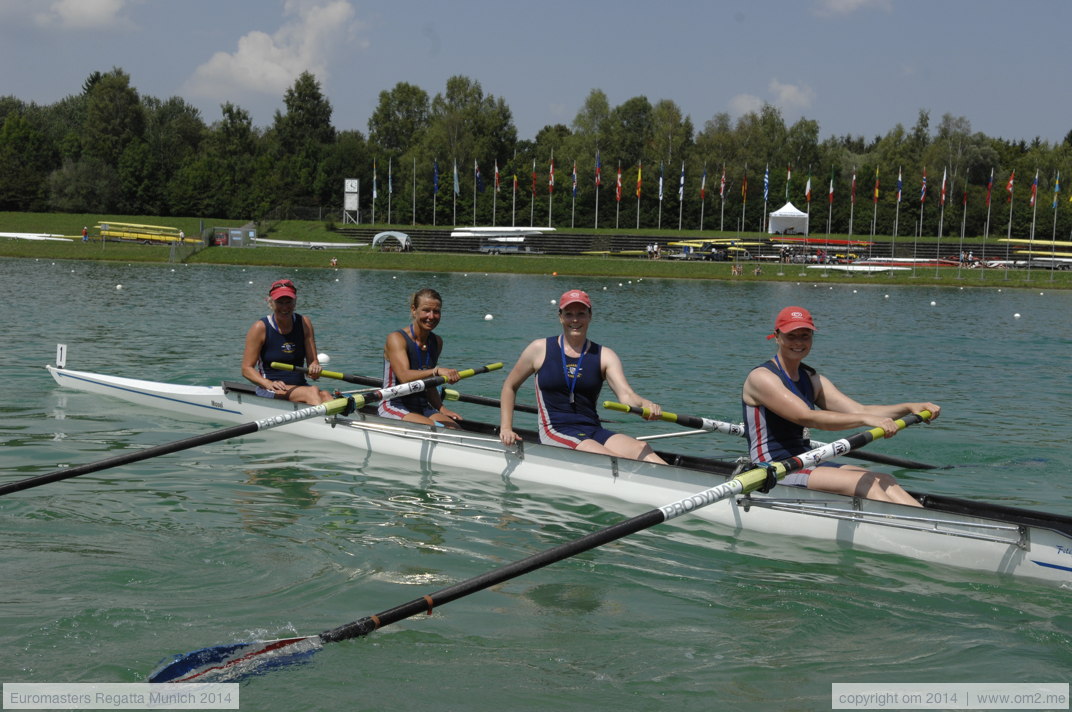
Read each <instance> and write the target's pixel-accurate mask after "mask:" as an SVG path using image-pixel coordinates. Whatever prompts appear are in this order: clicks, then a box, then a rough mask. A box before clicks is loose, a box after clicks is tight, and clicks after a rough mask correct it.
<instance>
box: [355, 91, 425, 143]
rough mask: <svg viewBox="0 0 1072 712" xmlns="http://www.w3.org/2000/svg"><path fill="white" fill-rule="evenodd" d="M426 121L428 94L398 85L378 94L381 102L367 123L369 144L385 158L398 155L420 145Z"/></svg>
mask: <svg viewBox="0 0 1072 712" xmlns="http://www.w3.org/2000/svg"><path fill="white" fill-rule="evenodd" d="M428 120H429V100H428V92H426V91H424V90H423V89H421V88H420V87H418V86H414V85H413V84H408V83H406V82H399V83H398V84H396V85H395V86H394V88H393V89H391V90H390V91H381V92H380V103H379V104H378V105H377V106H376V110H375V111H373V112H372V116H371V117H370V118H369V122H368V129H369V137H368V142H369V143H370V144H371V145H372V146H374V147H375V148H376V149H377V150H379V151H382V152H383V153H384V154H386V155H392V156H401V155H403V154H404V153H406V152H407V151H409V150H410V149H411V148H413V147H415V146H417V145H418V144H419V143H420V141H421V137H422V136H423V134H424V132H425V131H426V130H427V128H428Z"/></svg>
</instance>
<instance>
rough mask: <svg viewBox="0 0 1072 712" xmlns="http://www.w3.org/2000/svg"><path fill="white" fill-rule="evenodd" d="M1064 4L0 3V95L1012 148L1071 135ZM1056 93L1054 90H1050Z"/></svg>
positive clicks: (350, 125)
mask: <svg viewBox="0 0 1072 712" xmlns="http://www.w3.org/2000/svg"><path fill="white" fill-rule="evenodd" d="M1069 27H1072V2H1068V1H1067V0H1024V1H1023V2H1019V3H1009V2H998V1H995V0H741V1H738V0H668V1H664V2H641V1H640V0H614V1H613V2H593V1H591V0H589V1H588V2H584V1H583V0H582V1H580V2H577V1H576V0H569V1H567V0H528V1H526V2H513V1H512V0H455V1H454V2H447V1H445V0H387V1H384V0H0V66H2V67H3V71H2V72H0V96H15V97H17V98H19V99H22V100H24V101H28V102H29V101H32V102H36V103H38V104H46V105H47V104H51V103H53V102H56V101H58V100H60V99H62V98H64V97H65V96H68V95H71V94H77V93H79V92H80V91H81V88H82V83H83V82H84V81H85V79H86V77H88V76H89V74H90V73H91V72H93V71H101V72H106V71H109V70H110V69H112V68H113V67H118V68H120V69H122V70H123V71H125V72H126V73H127V74H129V75H130V77H131V83H132V85H133V87H134V88H135V89H137V91H138V92H139V94H141V95H142V96H154V97H157V98H159V99H167V98H169V97H172V96H178V97H181V98H183V99H184V100H186V101H187V102H189V103H190V104H192V105H193V106H196V107H197V108H198V109H199V110H200V111H201V115H202V118H203V119H204V120H205V121H206V122H208V123H213V122H215V121H218V120H219V119H220V116H221V112H220V105H221V104H222V103H224V102H231V103H232V104H235V105H237V106H240V107H241V108H243V109H245V110H246V111H248V112H249V113H250V115H251V116H252V118H253V122H254V124H255V125H257V126H260V127H266V126H268V125H270V124H271V122H272V118H273V116H274V114H275V112H276V111H279V110H281V109H282V108H283V95H284V93H285V92H286V90H287V89H288V88H290V87H291V86H293V83H294V80H295V79H296V78H297V76H298V75H299V74H300V73H301V72H303V71H309V72H312V73H313V74H314V75H315V76H316V77H317V79H318V80H319V82H320V85H321V90H322V92H323V94H324V96H325V97H326V98H327V99H328V100H329V101H330V103H331V105H332V107H333V109H334V113H333V124H334V125H335V127H336V128H337V129H340V130H351V129H356V130H359V131H361V132H362V133H366V134H367V131H368V119H369V117H370V116H371V114H372V112H373V111H374V110H375V108H376V106H377V104H378V102H379V94H380V92H381V91H385V90H390V89H391V88H392V87H394V86H395V85H396V84H397V83H399V82H408V83H410V84H414V85H416V86H419V87H421V88H422V89H424V90H425V91H426V92H428V94H429V97H433V96H435V95H436V94H437V93H441V92H443V91H444V90H445V87H446V82H447V79H448V78H449V77H451V76H454V75H463V76H466V77H469V78H470V79H473V80H475V81H477V82H479V83H480V85H481V87H482V88H483V90H484V93H485V95H489V94H490V95H492V96H495V97H500V98H502V99H503V100H504V101H505V102H506V104H507V105H508V106H509V107H510V109H511V111H512V113H513V117H514V122H515V125H516V126H517V129H518V137H519V138H521V139H533V138H535V136H536V134H537V132H538V131H539V130H540V129H541V128H543V127H544V126H547V125H552V124H565V125H567V126H570V125H571V124H572V122H573V119H574V117H575V116H576V114H577V111H578V110H579V109H580V107H581V106H582V105H583V103H584V101H585V99H586V98H587V97H588V95H589V94H590V92H591V91H592V90H593V89H599V90H602V91H603V92H604V93H605V94H606V95H607V98H608V100H609V102H610V105H611V106H612V107H614V106H617V105H618V104H621V103H623V102H625V101H626V100H628V99H630V98H632V97H636V96H645V97H647V98H648V99H649V100H650V101H651V102H652V103H653V104H654V103H655V102H657V101H659V100H662V99H669V100H671V101H673V102H675V103H676V104H677V105H678V106H679V107H680V108H681V110H682V111H683V112H684V113H685V114H686V115H688V116H689V117H691V119H692V123H693V125H694V127H695V129H696V131H700V130H701V129H702V128H703V126H704V124H705V123H706V122H707V121H709V120H710V119H711V118H712V117H714V116H715V115H716V114H718V113H722V112H725V113H728V114H729V115H730V116H731V117H732V118H734V119H736V118H737V117H739V116H741V115H742V114H744V113H747V112H748V111H752V110H757V109H758V108H760V107H761V106H762V105H763V104H764V103H769V104H772V105H774V106H776V107H777V108H778V109H779V110H780V111H781V112H782V116H783V117H784V118H785V120H786V123H787V124H790V123H793V122H795V121H796V120H798V119H800V118H801V117H804V118H808V119H812V120H815V121H817V122H818V123H819V133H820V137H821V138H824V139H825V138H827V137H829V136H842V135H846V134H850V135H853V136H863V137H864V138H865V139H868V140H869V139H871V138H874V137H875V136H879V135H885V134H886V133H887V132H888V131H890V130H891V129H893V128H894V127H895V126H896V125H897V124H902V125H903V126H904V127H905V128H911V126H913V125H914V124H915V122H916V118H917V116H918V113H919V111H920V109H926V110H928V111H929V112H930V116H931V127H932V130H933V128H934V127H935V126H937V124H938V122H939V121H940V119H941V117H942V116H943V115H944V114H947V113H948V114H951V115H953V116H956V117H965V118H967V119H968V120H969V121H970V123H971V127H972V130H973V131H981V132H983V133H985V134H987V135H988V136H992V137H1001V138H1006V139H1012V140H1020V139H1024V140H1028V141H1030V140H1032V139H1034V138H1035V137H1040V138H1042V139H1043V140H1044V141H1049V142H1054V143H1055V142H1058V141H1061V140H1062V139H1063V138H1064V137H1065V136H1066V135H1067V134H1068V133H1069V131H1072V91H1068V90H1067V85H1066V84H1065V82H1066V81H1068V77H1069V76H1070V75H1072V68H1070V67H1069V66H1068V64H1069V63H1068V61H1067V58H1068V57H1069V52H1068V42H1067V37H1066V35H1067V33H1068V28H1069ZM1062 87H1064V88H1062Z"/></svg>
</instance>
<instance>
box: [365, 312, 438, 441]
mask: <svg viewBox="0 0 1072 712" xmlns="http://www.w3.org/2000/svg"><path fill="white" fill-rule="evenodd" d="M398 333H400V334H402V337H403V338H404V339H405V340H406V355H407V356H408V357H409V367H410V368H411V369H413V370H416V371H423V370H431V369H433V368H435V367H436V366H437V365H438V364H439V339H437V338H436V335H435V334H429V335H428V344H427V346H428V348H427V349H422V348H421V347H420V346H419V345H418V344H417V341H416V340H415V339H414V338H413V327H412V326H410V327H409V328H408V329H399V330H398ZM398 384H399V381H398V375H397V374H396V373H395V371H394V369H393V368H391V362H390V361H388V360H387V359H384V360H383V387H384V388H390V387H391V386H397V385H398ZM377 412H379V414H380V415H382V416H383V417H384V418H398V419H399V420H401V419H402V418H405V417H406V416H407V415H409V414H410V413H417V414H419V415H423V416H425V417H429V418H430V417H431V416H433V415H435V414H436V413H438V412H439V409H437V408H433V407H432V404H431V403H429V402H428V395H427V394H426V393H424V391H421V392H420V393H413V394H410V395H408V396H403V397H401V398H392V399H391V400H389V401H380V404H379V406H377Z"/></svg>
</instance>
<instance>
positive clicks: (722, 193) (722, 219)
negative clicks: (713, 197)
mask: <svg viewBox="0 0 1072 712" xmlns="http://www.w3.org/2000/svg"><path fill="white" fill-rule="evenodd" d="M718 197H719V198H720V199H721V203H722V205H721V207H720V210H719V218H718V231H719V232H726V164H725V163H723V164H722V182H721V183H720V184H719V188H718Z"/></svg>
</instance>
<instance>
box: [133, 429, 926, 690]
mask: <svg viewBox="0 0 1072 712" xmlns="http://www.w3.org/2000/svg"><path fill="white" fill-rule="evenodd" d="M930 417H931V413H930V412H928V411H922V412H920V413H914V414H911V415H906V416H905V417H904V418H901V419H900V420H897V421H894V422H895V424H896V425H897V429H898V430H901V429H903V428H906V427H908V426H909V425H912V424H915V423H919V422H922V421H925V420H929V419H930ZM885 434H886V432H885V431H884V430H883V429H882V428H871V429H870V430H864V431H862V432H859V433H856V434H855V435H851V436H849V437H847V438H843V439H841V440H837V441H835V442H832V443H830V444H827V445H823V446H822V447H819V448H816V449H814V450H810V451H808V452H806V453H803V454H801V455H797V456H795V457H791V458H789V459H788V460H784V461H782V462H777V463H772V464H770V465H767V466H764V467H757V468H754V469H752V470H748V471H747V472H742V473H741V474H739V475H737V476H736V477H734V478H732V479H730V480H727V481H725V482H723V483H722V484H720V485H717V486H715V487H712V488H710V489H706V490H704V491H703V492H698V493H696V494H694V495H691V496H689V497H685V498H684V499H680V500H678V501H676V502H671V503H670V504H666V505H663V506H662V507H659V508H658V509H652V510H649V511H647V512H645V513H644V514H639V515H637V516H635V517H633V518H631V519H627V520H625V521H623V522H619V523H618V524H614V525H612V526H609V527H606V528H605V529H600V530H599V531H595V532H592V533H591V534H588V535H585V536H583V537H581V538H579V539H574V540H573V541H570V542H566V543H565V544H560V545H558V546H556V547H553V548H551V549H547V550H545V551H542V552H540V553H537V554H533V555H532V556H529V557H526V558H524V559H521V560H519V561H515V562H513V563H511V564H507V565H505V566H502V567H500V568H498V569H495V570H493V571H488V572H486V573H483V574H480V575H479V576H474V577H472V578H469V579H466V580H465V581H461V582H459V583H456V584H454V585H453V586H448V587H447V588H444V589H441V590H439V591H436V592H435V593H431V594H427V595H425V596H421V597H420V598H415V599H413V600H412V601H410V602H408V603H403V604H402V605H400V606H395V607H394V608H390V609H388V610H386V611H383V612H382V613H377V614H375V615H371V616H366V617H364V618H361V619H360V620H356V621H353V622H351V623H347V624H345V625H341V626H339V627H338V628H332V629H331V630H326V631H324V632H323V633H319V634H317V635H308V636H302V637H297V638H286V639H283V640H271V641H253V642H249V643H235V644H230V645H218V646H214V647H209V648H202V649H201V650H195V651H193V652H191V653H184V654H179V655H176V656H175V657H173V658H172V659H171V660H169V661H166V662H165V663H163V664H162V665H161V667H159V668H158V669H157V670H155V671H153V672H152V673H151V674H150V675H149V682H193V681H197V682H211V681H216V682H219V681H225V680H238V679H241V678H243V677H246V676H248V675H255V674H260V673H263V672H266V670H267V669H268V668H270V667H276V666H283V665H287V664H289V663H294V662H301V661H304V660H306V659H307V658H308V657H310V656H311V655H313V654H315V653H316V652H318V651H319V650H320V649H321V648H322V647H323V646H324V644H325V643H336V642H339V641H342V640H348V639H350V638H359V637H362V636H366V635H368V634H369V633H372V632H373V631H375V630H377V629H379V628H383V627H384V626H387V625H390V624H392V623H397V622H398V621H401V620H404V619H406V618H410V617H412V616H415V615H418V614H421V613H431V612H432V609H433V608H435V607H436V606H442V605H445V604H447V603H450V602H451V601H455V600H457V599H459V598H462V597H464V596H468V595H470V594H472V593H477V592H479V591H483V590H484V589H486V588H490V587H491V586H496V585H498V584H501V583H503V582H505V581H509V580H510V579H512V578H516V577H517V576H521V575H522V574H526V573H529V572H530V571H535V570H536V569H539V568H542V567H544V566H547V565H549V564H553V563H555V562H557V561H561V560H563V559H567V558H569V557H571V556H575V555H577V554H580V553H583V552H585V551H589V550H591V549H594V548H596V547H598V546H602V545H603V544H607V543H610V542H612V541H616V540H618V539H621V538H622V537H625V536H628V535H630V534H635V533H636V532H639V531H641V530H643V529H648V528H649V527H653V526H655V525H656V524H660V523H662V522H665V521H668V520H670V519H674V518H676V517H679V516H681V515H682V514H687V513H689V512H693V511H695V510H697V509H700V508H701V507H706V506H708V505H710V504H714V503H715V502H719V501H721V500H723V499H726V498H728V497H732V496H736V495H739V494H746V493H748V492H751V491H753V490H756V489H760V488H761V487H764V486H765V485H770V484H772V480H774V479H781V478H783V477H785V476H786V475H788V474H789V473H791V472H795V471H796V470H799V469H802V468H806V467H815V466H816V465H818V464H819V463H821V462H824V461H826V460H829V459H832V458H835V457H840V456H842V455H845V454H846V453H847V452H851V451H852V450H854V449H856V448H860V447H863V446H864V445H866V444H867V443H869V442H871V441H872V440H874V439H875V438H881V437H884V436H885Z"/></svg>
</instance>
